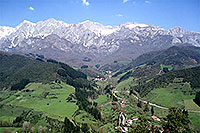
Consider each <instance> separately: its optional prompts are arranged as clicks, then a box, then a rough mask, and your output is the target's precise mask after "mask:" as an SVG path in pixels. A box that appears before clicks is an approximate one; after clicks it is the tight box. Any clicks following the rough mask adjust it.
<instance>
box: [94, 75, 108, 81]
mask: <svg viewBox="0 0 200 133" xmlns="http://www.w3.org/2000/svg"><path fill="white" fill-rule="evenodd" d="M94 81H106V79H105V78H103V77H100V76H97V77H96V78H94Z"/></svg>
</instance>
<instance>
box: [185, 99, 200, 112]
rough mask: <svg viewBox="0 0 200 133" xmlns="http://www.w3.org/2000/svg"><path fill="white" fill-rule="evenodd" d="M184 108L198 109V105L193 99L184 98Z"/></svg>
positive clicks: (199, 108)
mask: <svg viewBox="0 0 200 133" xmlns="http://www.w3.org/2000/svg"><path fill="white" fill-rule="evenodd" d="M184 104H185V109H187V110H196V111H200V107H199V106H198V105H197V104H196V103H195V102H194V101H193V99H188V100H184Z"/></svg>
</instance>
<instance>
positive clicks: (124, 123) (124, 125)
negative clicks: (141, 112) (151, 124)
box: [115, 112, 138, 133]
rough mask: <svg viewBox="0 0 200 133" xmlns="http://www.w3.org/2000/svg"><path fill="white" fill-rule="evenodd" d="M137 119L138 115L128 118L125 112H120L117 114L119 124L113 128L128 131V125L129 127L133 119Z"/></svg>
mask: <svg viewBox="0 0 200 133" xmlns="http://www.w3.org/2000/svg"><path fill="white" fill-rule="evenodd" d="M137 120H138V117H131V118H129V119H126V114H124V113H123V112H121V113H120V115H119V125H118V126H117V127H115V129H116V130H117V131H120V132H123V133H125V132H128V127H130V126H131V125H132V124H133V123H134V121H137Z"/></svg>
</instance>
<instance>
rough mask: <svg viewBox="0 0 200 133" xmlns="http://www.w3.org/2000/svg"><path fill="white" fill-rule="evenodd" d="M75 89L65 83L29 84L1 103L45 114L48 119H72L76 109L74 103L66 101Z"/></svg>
mask: <svg viewBox="0 0 200 133" xmlns="http://www.w3.org/2000/svg"><path fill="white" fill-rule="evenodd" d="M74 92H75V89H74V88H73V87H71V86H69V85H67V84H65V83H61V84H55V83H54V84H41V83H31V84H29V85H27V86H26V88H25V89H24V90H22V91H19V92H17V93H15V94H14V95H12V96H10V97H9V98H8V99H6V100H4V101H2V102H3V103H6V104H7V105H15V106H19V107H25V108H30V109H34V110H35V111H39V112H44V113H47V115H49V116H50V117H52V116H55V115H56V116H59V117H62V118H64V117H66V116H67V117H68V118H69V119H71V118H72V115H73V114H74V112H75V111H76V110H77V109H78V106H77V105H76V101H73V102H68V101H67V100H66V99H67V98H68V97H69V95H70V94H73V93H74Z"/></svg>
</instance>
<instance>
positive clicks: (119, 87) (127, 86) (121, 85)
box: [116, 77, 137, 91]
mask: <svg viewBox="0 0 200 133" xmlns="http://www.w3.org/2000/svg"><path fill="white" fill-rule="evenodd" d="M133 79H134V78H133V77H130V78H128V79H127V80H124V81H122V82H120V83H119V84H118V85H117V86H116V90H118V91H122V90H129V89H130V86H134V85H137V84H133Z"/></svg>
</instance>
